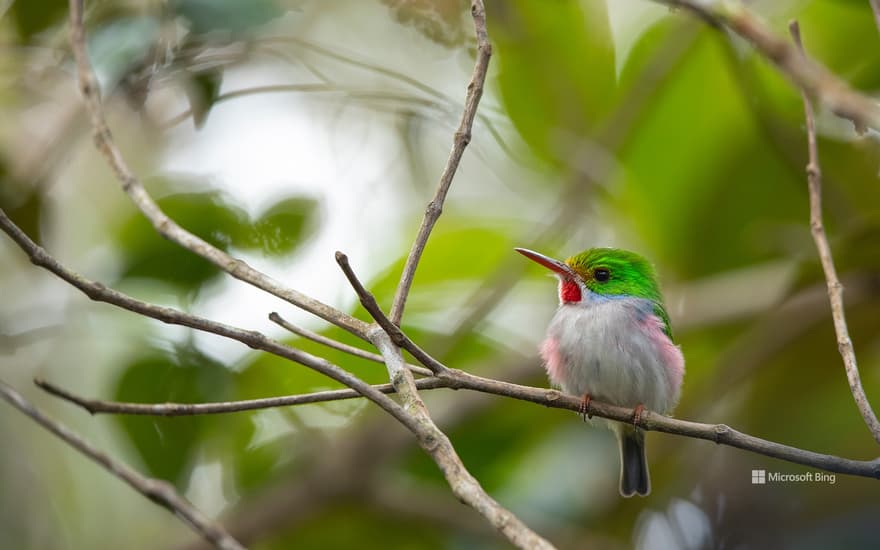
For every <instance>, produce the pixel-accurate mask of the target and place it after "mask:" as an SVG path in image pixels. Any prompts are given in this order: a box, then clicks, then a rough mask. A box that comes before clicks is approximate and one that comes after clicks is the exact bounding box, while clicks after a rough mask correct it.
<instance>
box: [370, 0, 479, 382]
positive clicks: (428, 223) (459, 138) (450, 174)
mask: <svg viewBox="0 0 880 550" xmlns="http://www.w3.org/2000/svg"><path fill="white" fill-rule="evenodd" d="M471 15H472V16H473V19H474V29H475V32H476V35H477V61H476V63H475V64H474V72H473V75H472V76H471V80H470V82H469V83H468V88H467V96H466V98H465V102H464V111H463V112H462V113H461V122H460V123H459V125H458V129H457V130H456V132H455V135H454V136H453V139H452V151H450V153H449V159H448V160H447V161H446V166H445V167H444V168H443V173H442V174H441V175H440V183H439V184H438V185H437V192H436V193H435V194H434V198H433V199H431V202H429V203H428V207H427V208H426V209H425V217H424V218H423V219H422V225H421V227H419V232H418V235H416V239H415V241H414V242H413V245H412V248H411V249H410V251H409V255H408V256H407V257H406V264H405V265H404V267H403V273H401V275H400V283H398V285H397V292H395V294H394V302H393V304H392V306H391V322H392V323H394V324H395V325H398V326H399V325H400V320H401V319H402V318H403V309H404V307H406V299H407V297H408V296H409V290H410V288H411V287H412V282H413V278H414V277H415V274H416V268H417V267H418V265H419V260H421V258H422V253H423V252H424V251H425V244H427V242H428V237H430V236H431V230H432V229H434V224H436V223H437V219H438V218H439V217H440V214H441V213H442V212H443V202H444V201H445V200H446V194H447V193H448V192H449V187H450V186H451V185H452V179H453V178H454V177H455V172H456V171H457V170H458V165H459V163H460V162H461V157H462V155H463V154H464V150H465V147H467V145H468V143H470V141H471V129H472V128H473V125H474V117H475V116H476V114H477V106H478V105H479V104H480V98H481V97H482V95H483V84H484V83H485V81H486V71H487V70H488V68H489V58H490V57H491V56H492V45H491V44H490V43H489V35H488V33H487V31H486V11H485V8H484V7H483V0H471ZM377 321H378V319H377ZM426 366H427V365H426Z"/></svg>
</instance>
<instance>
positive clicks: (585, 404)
mask: <svg viewBox="0 0 880 550" xmlns="http://www.w3.org/2000/svg"><path fill="white" fill-rule="evenodd" d="M592 402H593V396H591V395H590V394H588V393H585V394H584V396H583V397H582V398H581V406H580V409H578V412H579V413H580V415H581V417H583V419H584V422H586V421H587V418H593V411H592V410H590V403H592Z"/></svg>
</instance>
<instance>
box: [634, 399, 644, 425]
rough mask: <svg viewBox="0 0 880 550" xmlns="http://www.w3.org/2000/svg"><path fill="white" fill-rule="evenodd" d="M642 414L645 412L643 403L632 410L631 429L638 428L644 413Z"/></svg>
mask: <svg viewBox="0 0 880 550" xmlns="http://www.w3.org/2000/svg"><path fill="white" fill-rule="evenodd" d="M644 412H645V405H644V404H643V403H639V404H638V405H636V407H635V408H634V409H633V418H632V424H633V427H636V428H638V427H639V423H640V422H641V421H642V413H644Z"/></svg>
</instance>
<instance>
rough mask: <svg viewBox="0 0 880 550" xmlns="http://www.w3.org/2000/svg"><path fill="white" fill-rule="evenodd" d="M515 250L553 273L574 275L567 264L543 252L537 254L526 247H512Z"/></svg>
mask: <svg viewBox="0 0 880 550" xmlns="http://www.w3.org/2000/svg"><path fill="white" fill-rule="evenodd" d="M514 250H516V251H517V252H519V253H520V254H522V255H523V256H525V257H526V258H528V259H530V260H532V261H533V262H537V263H539V264H541V265H543V266H544V267H546V268H547V269H549V270H550V271H553V272H555V273H559V274H560V275H567V276H569V277H574V275H575V274H574V272H573V271H572V269H571V268H570V267H568V265H566V264H565V263H563V262H560V261H559V260H554V259H553V258H549V257H547V256H545V255H543V254H539V253H538V252H535V251H534V250H529V249H528V248H514Z"/></svg>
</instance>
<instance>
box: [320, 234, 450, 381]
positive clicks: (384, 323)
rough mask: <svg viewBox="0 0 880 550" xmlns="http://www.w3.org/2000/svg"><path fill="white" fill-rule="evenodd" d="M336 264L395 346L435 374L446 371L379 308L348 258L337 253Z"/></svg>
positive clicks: (441, 364)
mask: <svg viewBox="0 0 880 550" xmlns="http://www.w3.org/2000/svg"><path fill="white" fill-rule="evenodd" d="M336 263H338V264H339V267H341V268H342V272H343V273H345V277H346V278H347V279H348V282H349V283H351V286H352V287H353V288H354V289H355V292H357V295H358V298H360V301H361V305H363V306H364V309H366V310H367V312H369V314H370V315H372V316H373V319H375V320H376V322H377V323H378V324H379V326H380V327H382V329H383V330H385V332H387V333H388V336H390V337H391V340H392V341H393V342H394V343H395V344H397V345H398V346H400V347H402V348H403V349H405V350H406V351H408V352H410V353H411V354H412V356H413V357H415V358H416V359H418V360H419V362H420V363H421V364H423V365H425V366H426V367H428V368H429V369H430V370H431V372H432V373H433V374H439V373H441V372H443V371H444V370H446V367H445V366H444V365H443V363H441V362H440V361H438V360H436V359H434V358H433V357H431V355H429V354H428V353H427V352H426V351H425V350H423V349H422V348H421V347H419V345H418V344H416V343H415V342H413V341H412V340H411V339H410V338H409V336H407V335H406V334H404V333H403V331H402V330H400V327H398V326H397V325H395V324H394V323H392V322H391V320H390V319H389V318H388V317H387V316H386V315H385V312H383V311H382V308H380V307H379V303H378V302H377V301H376V298H375V297H374V296H373V295H372V294H370V292H369V291H368V290H367V289H366V288H364V285H362V284H361V282H360V281H359V280H358V278H357V276H356V275H355V274H354V271H352V269H351V265H350V264H349V263H348V256H346V255H345V254H343V253H342V252H338V251H337V252H336Z"/></svg>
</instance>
